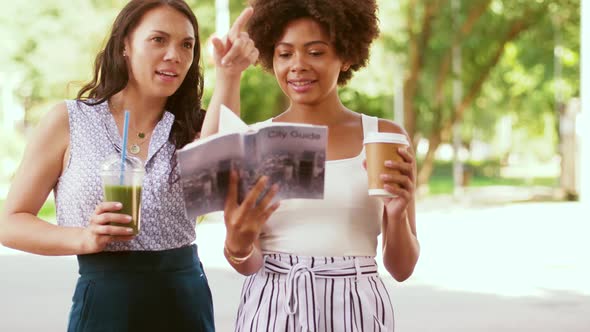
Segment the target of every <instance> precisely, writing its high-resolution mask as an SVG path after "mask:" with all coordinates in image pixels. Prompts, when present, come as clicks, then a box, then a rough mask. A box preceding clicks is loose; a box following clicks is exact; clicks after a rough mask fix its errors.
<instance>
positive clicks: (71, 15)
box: [0, 0, 580, 181]
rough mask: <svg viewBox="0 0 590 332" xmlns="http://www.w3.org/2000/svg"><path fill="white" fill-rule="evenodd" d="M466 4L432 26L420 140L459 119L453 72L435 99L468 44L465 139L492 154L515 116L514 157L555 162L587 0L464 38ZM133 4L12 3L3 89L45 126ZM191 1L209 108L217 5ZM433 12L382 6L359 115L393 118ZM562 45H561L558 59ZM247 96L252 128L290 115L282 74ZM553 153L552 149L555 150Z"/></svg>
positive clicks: (527, 10)
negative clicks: (561, 110) (417, 41)
mask: <svg viewBox="0 0 590 332" xmlns="http://www.w3.org/2000/svg"><path fill="white" fill-rule="evenodd" d="M458 1H459V3H460V10H459V11H458V12H454V11H453V10H452V7H451V4H452V1H440V2H439V3H440V4H441V6H440V7H439V8H438V9H437V10H436V11H435V14H434V16H433V18H432V19H431V20H430V21H428V22H429V23H430V24H432V29H431V33H430V35H429V38H428V39H427V40H426V41H425V45H424V50H423V51H422V52H421V53H420V57H421V61H422V63H423V67H422V71H421V74H420V78H419V80H418V81H417V84H418V86H417V93H416V95H415V96H414V97H413V99H412V100H411V102H412V103H411V105H413V107H414V113H415V114H416V125H417V128H416V131H417V134H419V136H421V137H428V135H429V134H430V133H431V132H432V130H433V128H435V127H436V126H435V125H438V124H440V123H441V122H444V121H446V120H449V119H452V118H453V112H454V111H455V109H454V105H453V98H452V94H453V87H452V84H451V83H452V79H453V76H452V74H450V75H449V76H448V77H446V78H445V80H444V84H442V90H441V91H442V102H441V103H440V104H437V103H436V100H435V97H436V93H437V90H436V89H437V81H438V79H440V78H441V76H440V73H441V68H442V66H443V64H444V63H443V60H445V58H446V57H447V55H448V53H449V48H450V47H451V46H452V44H453V41H454V40H455V38H456V37H455V36H458V37H457V38H458V39H456V40H457V41H458V42H459V43H460V46H461V54H462V60H463V62H462V74H461V76H460V77H458V78H459V79H460V80H461V84H462V87H463V91H464V94H467V93H468V92H469V91H470V89H471V88H472V87H473V86H474V84H475V83H476V82H478V81H479V80H481V79H482V77H483V78H484V79H485V81H484V84H483V85H482V88H481V90H480V91H479V92H477V93H476V96H475V97H476V98H475V99H474V100H473V102H472V103H471V104H470V105H469V106H468V108H467V110H466V112H465V114H464V117H463V122H462V123H463V127H462V130H463V132H462V135H463V139H464V141H466V142H469V141H470V140H471V139H473V138H474V137H475V138H477V139H479V140H483V141H485V142H488V143H491V144H493V143H494V142H495V141H496V140H497V139H498V138H497V137H496V136H497V126H496V124H497V123H498V122H499V120H500V119H505V118H510V119H512V124H513V129H514V133H513V138H512V141H511V142H512V143H513V144H511V145H510V146H511V149H513V151H527V152H531V153H536V154H539V157H540V158H545V159H546V158H549V157H548V156H547V154H552V153H553V152H554V151H555V146H556V144H557V138H556V135H555V130H556V128H557V117H556V98H558V97H559V98H561V100H562V101H567V100H568V99H569V98H571V97H574V96H577V95H578V94H579V92H580V88H579V86H580V79H579V60H580V59H579V57H580V55H579V48H580V10H579V6H580V0H554V1H548V0H535V1H532V0H510V1H508V0H492V1H490V4H489V6H488V7H487V8H486V9H485V11H484V13H483V15H482V16H481V17H480V18H479V19H478V20H477V21H476V22H475V23H474V25H473V29H472V30H471V31H470V32H469V33H467V34H465V35H458V34H457V32H456V31H457V26H460V25H461V24H463V23H464V22H465V21H466V20H467V19H468V18H469V14H470V13H471V11H472V10H473V9H474V8H476V6H478V5H481V4H482V3H484V0H477V1H465V0H458ZM126 2H127V1H126V0H76V1H71V0H47V1H13V2H12V3H11V5H10V6H4V7H3V10H2V11H0V40H2V41H3V44H2V52H0V85H1V86H3V83H4V81H3V79H4V78H3V77H6V76H10V77H17V78H18V80H17V83H16V86H15V88H14V91H13V94H14V95H15V96H16V97H17V98H18V100H19V102H20V103H21V104H22V105H23V107H24V108H25V110H26V119H27V121H28V123H29V124H34V123H36V122H37V121H38V120H39V119H40V117H41V115H42V114H43V113H45V112H46V111H47V110H48V109H49V107H50V105H52V104H54V103H55V102H57V101H59V100H61V99H64V98H71V97H73V96H75V94H76V92H77V89H78V88H79V87H80V84H76V82H78V83H79V82H85V81H87V80H88V79H89V78H90V77H91V70H92V65H93V61H94V57H95V55H96V53H97V51H98V50H99V49H100V48H101V46H102V43H103V42H104V38H105V36H106V35H107V33H108V31H109V29H110V25H111V23H112V21H113V19H114V17H115V15H116V14H117V13H118V12H119V10H120V9H121V8H122V7H123V6H124V4H125V3H126ZM188 3H189V4H190V5H191V7H192V8H193V9H194V11H195V13H196V15H197V18H198V20H199V24H200V26H199V31H200V36H201V41H202V49H203V52H204V54H203V60H202V66H203V67H204V69H205V83H206V91H205V103H204V105H205V106H206V105H207V101H208V100H209V98H210V96H211V93H212V88H213V86H214V85H213V83H214V82H213V81H214V77H215V76H214V70H213V68H212V65H211V61H210V60H211V59H210V55H209V54H208V53H207V51H208V49H207V44H206V42H207V40H208V38H209V36H211V35H212V34H213V33H214V32H215V1H214V0H188ZM246 3H247V1H246V0H230V1H229V5H230V11H231V15H230V16H231V17H230V21H231V22H233V20H234V19H235V18H236V17H237V15H239V13H240V12H241V11H242V10H243V8H244V7H245V5H246ZM412 3H414V5H415V6H417V7H416V11H415V13H414V15H413V16H408V13H409V8H410V5H411V4H412ZM431 3H435V2H433V1H409V0H400V1H385V0H379V8H380V10H379V18H380V27H381V36H380V38H379V40H377V41H376V42H375V43H374V45H373V47H372V49H371V59H370V62H369V65H368V67H367V68H364V69H363V70H361V71H360V72H357V73H355V75H354V77H353V79H352V80H351V82H350V83H349V84H348V86H346V87H344V88H342V89H341V90H340V92H339V94H340V97H341V98H342V100H343V102H344V104H345V105H346V106H347V107H348V108H350V109H352V110H355V111H358V112H362V113H366V114H370V115H376V116H379V117H383V118H388V119H392V114H393V110H394V98H395V97H394V93H395V92H394V87H395V86H396V84H400V83H403V80H404V79H405V78H407V74H408V73H409V72H410V70H411V69H412V68H411V67H410V64H411V61H410V60H411V59H410V57H409V51H410V49H409V46H410V41H411V38H412V37H413V36H414V35H416V36H418V37H419V36H420V35H421V33H422V32H423V31H422V26H423V22H424V21H423V19H422V18H423V15H424V14H425V12H426V11H425V8H426V6H428V5H430V4H431ZM410 20H413V21H412V22H410ZM454 20H455V21H454ZM454 22H457V23H454ZM515 22H521V23H522V24H524V25H526V29H524V31H523V32H522V33H520V34H519V35H518V36H517V37H516V38H514V39H512V40H510V41H509V42H508V43H506V44H505V45H504V44H503V43H502V40H503V38H505V37H506V36H507V34H508V32H509V31H510V29H511V28H512V27H513V26H514V24H515ZM408 26H409V27H408ZM410 32H411V33H412V34H413V35H411V34H410ZM556 42H559V43H560V45H561V46H560V47H558V48H557V51H556V53H554V51H555V50H554V47H555V44H556ZM501 47H505V48H504V49H503V50H504V52H503V53H502V56H501V57H500V59H499V61H498V62H497V64H495V65H494V66H492V69H491V70H490V72H489V76H485V74H486V72H485V69H486V66H487V65H488V64H489V63H490V61H493V60H494V54H496V52H497V51H498V49H501ZM554 54H557V56H558V58H559V60H560V61H559V63H560V65H561V77H560V78H557V77H556V76H555V75H556V74H557V73H558V69H559V67H555V64H556V62H555V57H554ZM72 82H73V84H72ZM556 92H557V93H556ZM241 98H242V116H243V118H244V120H245V121H246V122H248V123H252V122H257V121H262V120H265V119H267V118H268V117H270V116H274V115H276V114H278V113H280V112H281V111H283V110H285V109H286V108H287V107H288V101H287V100H285V97H284V96H283V94H282V92H281V90H280V88H279V87H278V85H277V83H276V82H275V79H274V78H273V76H272V75H270V74H269V73H264V72H263V71H262V70H261V69H260V68H253V69H249V70H248V71H246V73H245V74H244V76H243V80H242V86H241ZM0 105H2V103H0ZM0 107H2V106H0ZM445 138H446V139H448V136H447V137H445ZM9 141H12V140H9ZM547 144H549V145H553V148H552V149H547V148H546V147H547ZM20 149H21V148H18V149H17V150H19V151H20ZM497 151H498V157H502V156H504V155H505V154H506V153H507V151H502V149H497ZM6 153H9V154H13V155H14V154H17V152H14V151H12V152H10V151H8V152H6ZM3 181H4V179H3Z"/></svg>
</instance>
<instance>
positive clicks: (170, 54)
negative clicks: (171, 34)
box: [164, 45, 180, 63]
mask: <svg viewBox="0 0 590 332" xmlns="http://www.w3.org/2000/svg"><path fill="white" fill-rule="evenodd" d="M164 61H173V62H177V63H178V62H180V52H179V51H178V50H177V49H176V47H175V46H172V45H171V46H169V47H168V49H167V50H166V54H164Z"/></svg>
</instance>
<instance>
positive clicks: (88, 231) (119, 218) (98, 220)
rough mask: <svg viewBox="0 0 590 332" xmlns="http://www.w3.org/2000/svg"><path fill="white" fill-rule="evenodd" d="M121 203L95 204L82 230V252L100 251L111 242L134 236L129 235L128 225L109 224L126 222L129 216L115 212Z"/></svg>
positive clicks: (125, 239) (129, 219) (130, 229)
mask: <svg viewBox="0 0 590 332" xmlns="http://www.w3.org/2000/svg"><path fill="white" fill-rule="evenodd" d="M121 208H123V205H121V203H118V202H102V203H100V204H98V205H97V206H96V209H95V210H94V214H93V215H92V217H91V218H90V223H89V224H88V227H86V228H85V229H84V230H83V234H84V236H83V239H82V241H83V242H82V251H83V252H82V253H83V254H93V253H97V252H101V251H103V250H104V248H105V247H106V246H107V245H108V244H109V243H111V242H116V241H130V240H132V239H133V238H134V237H135V236H134V235H130V234H131V233H132V232H133V229H132V228H130V227H122V226H111V225H109V224H110V223H119V224H127V223H129V222H131V216H129V215H126V214H121V213H117V212H116V211H119V210H121Z"/></svg>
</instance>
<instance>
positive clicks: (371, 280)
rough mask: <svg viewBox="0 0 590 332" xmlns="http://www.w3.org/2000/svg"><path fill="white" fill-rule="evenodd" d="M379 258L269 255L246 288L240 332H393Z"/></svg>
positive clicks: (392, 319)
mask: <svg viewBox="0 0 590 332" xmlns="http://www.w3.org/2000/svg"><path fill="white" fill-rule="evenodd" d="M393 330H394V317H393V307H392V304H391V300H390V297H389V293H388V291H387V289H386V288H385V285H384V284H383V281H382V280H381V279H380V278H379V275H378V273H377V264H376V262H375V259H374V257H308V256H294V255H288V254H278V253H266V254H265V256H264V266H263V268H261V269H260V271H258V273H256V274H254V275H251V276H249V277H248V278H247V279H246V280H245V282H244V286H243V288H242V294H241V297H240V306H239V309H238V317H237V319H236V327H235V331H236V332H252V331H265V332H266V331H273V332H274V331H277V332H279V331H280V332H300V331H304V332H307V331H313V332H316V331H317V332H320V331H322V332H323V331H326V332H328V331H336V332H361V331H367V332H372V331H389V332H391V331H393Z"/></svg>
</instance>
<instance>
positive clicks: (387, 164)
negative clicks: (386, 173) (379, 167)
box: [385, 160, 393, 166]
mask: <svg viewBox="0 0 590 332" xmlns="http://www.w3.org/2000/svg"><path fill="white" fill-rule="evenodd" d="M385 166H393V161H391V160H386V161H385Z"/></svg>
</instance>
